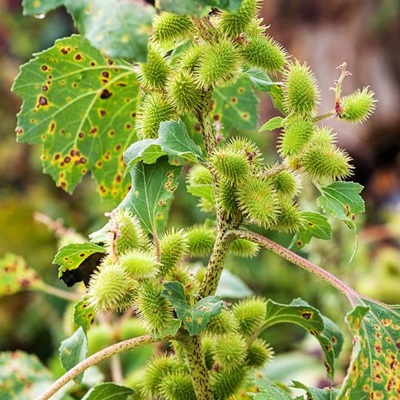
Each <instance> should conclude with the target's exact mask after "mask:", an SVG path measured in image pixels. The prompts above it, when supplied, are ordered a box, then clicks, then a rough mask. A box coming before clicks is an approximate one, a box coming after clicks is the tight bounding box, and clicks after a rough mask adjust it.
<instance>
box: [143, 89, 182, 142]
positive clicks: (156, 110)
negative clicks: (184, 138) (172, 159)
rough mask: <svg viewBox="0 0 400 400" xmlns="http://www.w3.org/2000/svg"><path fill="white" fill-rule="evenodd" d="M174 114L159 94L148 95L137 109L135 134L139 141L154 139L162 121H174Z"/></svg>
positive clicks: (170, 105) (169, 105)
mask: <svg viewBox="0 0 400 400" xmlns="http://www.w3.org/2000/svg"><path fill="white" fill-rule="evenodd" d="M175 116H176V112H175V109H174V107H173V106H172V104H171V103H170V102H169V101H167V100H166V99H165V98H164V97H163V96H162V95H161V94H159V93H150V94H148V95H147V96H146V97H145V98H144V100H143V102H142V104H141V105H140V108H139V114H138V120H137V133H138V136H139V138H140V139H156V138H157V137H158V128H159V127H160V123H161V122H163V121H169V120H170V119H174V118H175Z"/></svg>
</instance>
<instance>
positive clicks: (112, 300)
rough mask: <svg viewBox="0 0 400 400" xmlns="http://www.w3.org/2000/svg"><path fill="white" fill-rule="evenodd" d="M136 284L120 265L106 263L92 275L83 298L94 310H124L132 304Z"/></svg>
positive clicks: (136, 287)
mask: <svg viewBox="0 0 400 400" xmlns="http://www.w3.org/2000/svg"><path fill="white" fill-rule="evenodd" d="M138 285H139V283H138V282H137V281H135V280H133V279H132V278H131V277H130V276H129V274H128V273H127V272H126V271H125V270H124V269H123V268H122V267H121V265H119V264H114V263H107V264H105V265H102V266H101V267H100V268H99V270H98V271H96V272H95V273H94V274H93V275H92V277H91V279H90V282H89V288H88V291H87V293H86V295H85V298H86V301H87V304H88V305H89V306H90V307H93V309H94V310H95V312H100V311H105V310H109V311H125V310H126V309H128V308H129V307H131V306H132V305H133V302H134V299H135V295H136V293H137V289H138Z"/></svg>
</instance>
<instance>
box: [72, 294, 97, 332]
mask: <svg viewBox="0 0 400 400" xmlns="http://www.w3.org/2000/svg"><path fill="white" fill-rule="evenodd" d="M94 315H95V312H94V310H93V308H92V307H90V306H88V305H87V304H86V302H85V301H84V300H81V301H79V302H78V303H76V304H75V309H74V322H75V324H77V325H78V326H81V327H82V329H83V330H84V331H85V333H86V332H87V330H88V329H89V327H90V325H92V323H93V321H94Z"/></svg>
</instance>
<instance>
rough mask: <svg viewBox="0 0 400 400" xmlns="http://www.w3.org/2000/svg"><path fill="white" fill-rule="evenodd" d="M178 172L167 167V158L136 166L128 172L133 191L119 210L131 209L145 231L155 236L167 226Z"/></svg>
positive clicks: (178, 170)
mask: <svg viewBox="0 0 400 400" xmlns="http://www.w3.org/2000/svg"><path fill="white" fill-rule="evenodd" d="M181 169H182V167H177V166H173V165H170V164H169V163H168V159H167V157H162V158H159V159H158V160H157V162H156V163H155V164H151V165H147V164H144V163H143V162H139V163H137V164H135V166H134V167H133V168H132V169H131V170H130V174H131V178H132V188H131V190H130V191H129V193H128V195H127V196H126V197H125V199H124V200H123V201H122V203H121V204H120V207H122V208H129V209H130V210H132V212H133V213H134V214H136V215H137V216H138V217H139V219H140V220H141V222H142V226H143V227H144V228H145V229H146V230H147V231H148V232H151V233H153V234H157V232H160V231H161V230H162V229H163V228H164V226H165V225H166V223H167V219H168V212H169V208H170V205H171V202H172V200H173V197H174V192H175V190H176V188H177V186H178V177H179V174H180V172H181Z"/></svg>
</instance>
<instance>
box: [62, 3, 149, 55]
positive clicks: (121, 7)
mask: <svg viewBox="0 0 400 400" xmlns="http://www.w3.org/2000/svg"><path fill="white" fill-rule="evenodd" d="M64 4H65V6H66V8H67V10H68V12H69V13H70V14H71V15H72V17H73V19H74V21H75V24H76V26H77V27H78V29H79V31H80V33H82V34H83V35H85V37H86V38H87V39H88V40H89V41H90V42H91V43H92V45H93V46H94V47H96V48H97V49H99V50H100V51H101V52H102V53H105V54H107V55H108V56H109V57H124V58H127V59H130V60H135V61H145V60H146V57H147V43H148V40H149V37H150V35H151V33H152V29H151V24H152V19H153V17H154V15H155V9H154V7H152V6H151V5H149V4H142V3H135V2H132V1H131V0H119V1H114V0H95V1H94V0H80V1H76V0H64Z"/></svg>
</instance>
